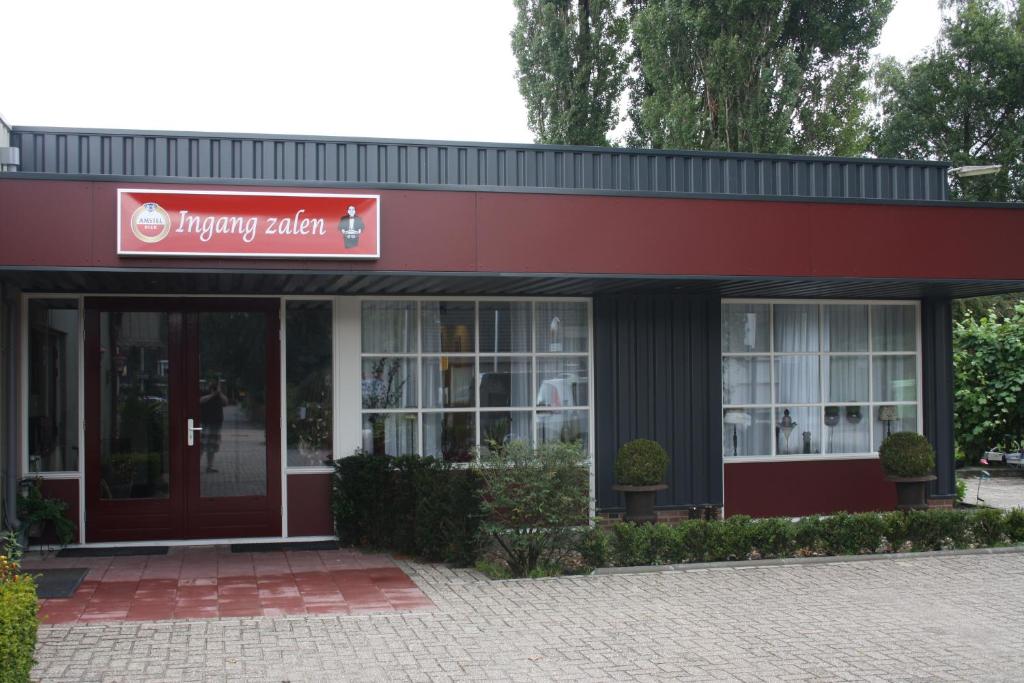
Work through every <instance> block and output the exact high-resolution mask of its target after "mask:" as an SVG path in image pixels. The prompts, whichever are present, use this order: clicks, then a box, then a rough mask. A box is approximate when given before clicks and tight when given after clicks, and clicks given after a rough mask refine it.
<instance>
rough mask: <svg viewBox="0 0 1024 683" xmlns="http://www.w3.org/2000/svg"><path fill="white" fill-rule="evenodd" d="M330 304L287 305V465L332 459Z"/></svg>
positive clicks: (327, 462)
mask: <svg viewBox="0 0 1024 683" xmlns="http://www.w3.org/2000/svg"><path fill="white" fill-rule="evenodd" d="M332 319H333V314H332V306H331V302H330V301H288V302H286V304H285V332H286V337H285V340H286V345H285V346H286V354H285V377H286V381H287V384H286V391H285V396H286V397H287V399H288V466H289V467H309V466H316V465H325V464H329V463H330V461H331V460H332V455H331V454H332V450H333V429H332V424H333V421H332V418H331V403H332V401H331V374H332V373H331V348H332V344H331V327H332Z"/></svg>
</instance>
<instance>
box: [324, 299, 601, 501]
mask: <svg viewBox="0 0 1024 683" xmlns="http://www.w3.org/2000/svg"><path fill="white" fill-rule="evenodd" d="M346 298H348V299H353V300H355V301H356V302H357V303H356V314H357V315H356V317H357V320H358V323H357V325H356V326H353V325H351V324H350V323H349V324H348V325H345V326H346V327H347V328H348V329H349V330H352V328H353V327H355V333H354V334H352V333H351V332H349V335H350V337H349V338H350V339H351V338H352V337H354V338H355V341H356V348H358V349H359V354H358V355H357V356H356V359H357V360H356V378H357V379H356V380H355V381H354V383H353V385H352V386H353V387H354V392H355V401H356V407H357V410H356V414H357V416H358V419H357V420H356V422H357V424H354V425H351V426H350V427H349V428H348V429H347V430H345V431H347V432H348V433H349V434H352V432H353V431H356V432H357V434H358V439H355V438H353V437H354V436H356V435H355V434H352V436H349V437H347V438H346V439H345V441H346V442H348V443H350V444H351V443H354V444H355V445H356V448H361V447H362V445H363V440H362V420H363V416H364V415H367V414H378V413H381V414H392V413H393V414H415V415H416V420H417V422H416V444H417V446H418V448H417V454H422V453H423V425H424V416H425V415H430V414H440V413H470V414H473V415H474V416H475V418H476V419H475V420H474V430H475V444H474V445H475V446H477V447H479V445H480V435H481V434H480V430H481V420H480V415H482V414H483V413H508V412H522V413H529V414H530V416H531V430H532V434H531V438H532V440H533V441H532V442H533V443H534V444H537V443H538V441H537V427H538V422H537V415H538V414H539V413H552V412H579V411H586V412H587V456H588V459H589V461H590V471H591V480H592V481H591V490H593V487H594V483H593V478H594V319H593V318H594V313H593V303H592V300H591V299H589V298H586V297H509V296H479V297H475V296H364V297H346ZM367 301H395V302H397V301H409V302H415V303H416V314H415V315H416V351H415V352H414V353H372V352H371V353H366V352H364V351H363V348H362V305H363V302H367ZM433 301H442V302H444V301H450V302H458V303H472V304H473V305H474V307H473V310H474V327H475V330H474V341H473V343H474V350H473V351H472V352H459V353H445V352H440V351H439V352H424V351H423V330H422V311H423V308H422V306H421V304H422V303H423V302H433ZM488 302H508V303H529V304H531V306H532V307H533V308H532V310H531V327H530V335H531V336H530V346H531V349H532V350H531V351H509V352H498V353H487V352H481V351H480V304H481V303H488ZM540 303H581V304H584V305H585V307H586V321H587V350H586V352H579V351H559V352H554V351H543V352H541V351H538V350H537V349H536V344H537V315H536V304H540ZM343 324H344V323H343ZM352 355H354V354H352ZM584 356H585V357H586V363H587V405H586V406H569V407H565V406H558V407H554V406H537V405H536V387H537V374H538V373H537V371H538V362H539V361H540V360H541V359H544V358H581V357H584ZM382 357H387V358H406V359H410V360H413V361H414V362H415V372H416V383H417V405H416V407H415V408H388V409H364V408H363V407H362V389H361V381H362V362H363V359H364V358H382ZM439 357H448V358H471V359H473V363H474V371H475V372H474V377H475V382H474V391H475V392H476V397H475V401H474V403H475V405H474V406H472V407H466V408H445V407H441V408H427V407H424V403H425V401H424V393H423V392H424V390H425V387H424V382H423V361H424V359H431V358H439ZM493 358H500V359H506V358H528V359H530V360H531V370H530V373H531V374H530V380H531V383H530V392H529V395H530V397H531V401H530V405H528V406H512V407H506V406H497V407H483V406H481V405H480V381H479V375H480V367H481V362H482V361H483V360H488V359H493ZM347 376H348V375H347ZM343 429H344V428H343ZM353 450H354V449H353ZM351 452H352V450H350V451H349V452H348V453H342V454H341V457H344V456H345V455H348V454H350V453H351ZM335 457H338V456H337V455H336V456H335Z"/></svg>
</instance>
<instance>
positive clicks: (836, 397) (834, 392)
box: [822, 356, 870, 403]
mask: <svg viewBox="0 0 1024 683" xmlns="http://www.w3.org/2000/svg"><path fill="white" fill-rule="evenodd" d="M822 367H823V370H822V371H823V372H824V373H825V387H826V389H825V391H826V394H827V396H828V400H829V401H833V402H840V403H867V402H868V401H869V400H870V398H869V397H868V393H869V389H868V357H867V356H825V357H824V358H822Z"/></svg>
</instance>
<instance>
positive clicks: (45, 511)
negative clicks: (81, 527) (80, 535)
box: [18, 479, 75, 545]
mask: <svg viewBox="0 0 1024 683" xmlns="http://www.w3.org/2000/svg"><path fill="white" fill-rule="evenodd" d="M23 485H24V493H23V494H22V495H21V496H18V518H19V519H20V520H21V523H22V526H23V528H24V529H25V536H26V539H36V540H41V539H42V538H43V537H44V536H45V534H46V529H47V526H48V525H52V526H53V531H54V534H55V535H56V536H57V541H59V542H60V544H61V545H67V544H68V543H70V542H71V541H72V539H74V537H75V525H74V523H73V522H72V521H71V520H70V519H68V517H67V515H65V514H64V511H65V510H67V507H68V504H67V503H65V502H64V501H63V500H60V499H58V498H47V497H45V496H44V495H43V488H42V484H41V483H40V480H39V479H34V480H28V481H26V482H23Z"/></svg>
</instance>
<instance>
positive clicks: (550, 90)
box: [512, 0, 629, 145]
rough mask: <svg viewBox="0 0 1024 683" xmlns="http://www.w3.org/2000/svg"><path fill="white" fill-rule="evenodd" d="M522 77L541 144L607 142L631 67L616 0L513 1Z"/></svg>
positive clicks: (514, 37)
mask: <svg viewBox="0 0 1024 683" xmlns="http://www.w3.org/2000/svg"><path fill="white" fill-rule="evenodd" d="M515 4H516V8H517V10H518V12H519V15H518V19H517V20H516V25H515V28H514V29H513V30H512V52H513V53H514V54H515V57H516V61H517V62H518V65H519V69H518V70H517V72H516V79H517V80H518V81H519V92H521V93H522V95H523V98H524V99H525V100H526V110H527V116H528V119H529V121H528V123H529V126H530V130H531V131H533V133H534V135H535V136H536V141H537V142H539V143H543V144H563V145H607V144H608V131H610V130H611V129H612V128H614V127H615V125H616V123H617V120H618V101H619V97H620V96H621V95H622V90H623V88H624V87H625V75H626V69H627V66H628V59H627V54H626V41H627V38H628V34H629V25H628V22H627V21H626V19H625V17H624V16H622V14H621V13H620V12H619V10H618V7H617V3H616V2H615V0H515Z"/></svg>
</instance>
